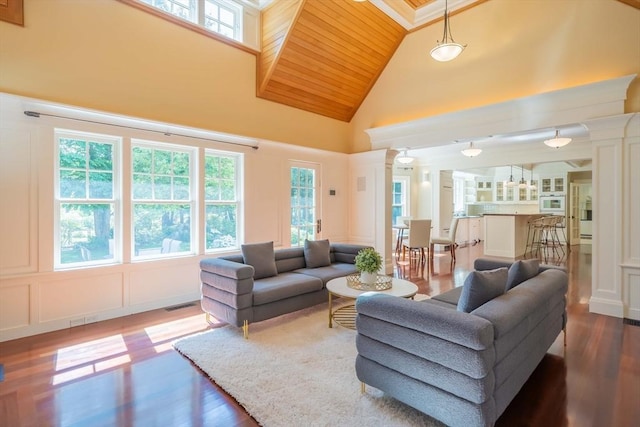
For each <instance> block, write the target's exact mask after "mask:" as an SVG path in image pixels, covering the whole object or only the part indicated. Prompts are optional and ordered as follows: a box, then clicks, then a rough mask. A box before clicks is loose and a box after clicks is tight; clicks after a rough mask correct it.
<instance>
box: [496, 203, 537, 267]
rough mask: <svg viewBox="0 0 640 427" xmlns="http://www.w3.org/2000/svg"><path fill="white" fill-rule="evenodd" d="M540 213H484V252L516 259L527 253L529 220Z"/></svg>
mask: <svg viewBox="0 0 640 427" xmlns="http://www.w3.org/2000/svg"><path fill="white" fill-rule="evenodd" d="M541 216H543V215H540V214H518V213H513V214H499V213H485V214H484V254H485V255H489V256H497V257H503V258H511V259H515V258H518V257H521V256H523V255H524V254H525V252H526V248H527V231H528V230H529V221H531V220H533V219H536V218H540V217H541Z"/></svg>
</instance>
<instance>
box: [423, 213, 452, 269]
mask: <svg viewBox="0 0 640 427" xmlns="http://www.w3.org/2000/svg"><path fill="white" fill-rule="evenodd" d="M457 229H458V218H455V217H454V218H452V219H451V224H450V225H449V235H448V236H447V237H432V238H431V243H430V245H429V257H430V259H433V250H434V246H435V245H445V246H449V250H450V252H451V261H453V262H455V261H456V231H457Z"/></svg>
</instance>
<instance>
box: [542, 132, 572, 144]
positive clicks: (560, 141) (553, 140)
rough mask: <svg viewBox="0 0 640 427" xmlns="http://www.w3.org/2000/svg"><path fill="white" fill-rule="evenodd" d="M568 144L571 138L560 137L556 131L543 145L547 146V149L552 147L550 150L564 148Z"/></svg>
mask: <svg viewBox="0 0 640 427" xmlns="http://www.w3.org/2000/svg"><path fill="white" fill-rule="evenodd" d="M570 142H571V138H561V137H560V131H559V130H558V129H556V135H555V136H554V137H553V138H551V139H547V140H545V141H544V143H545V144H547V145H548V146H549V147H552V148H560V147H564V146H565V145H567V144H568V143H570Z"/></svg>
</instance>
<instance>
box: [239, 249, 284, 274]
mask: <svg viewBox="0 0 640 427" xmlns="http://www.w3.org/2000/svg"><path fill="white" fill-rule="evenodd" d="M242 258H244V263H245V264H249V265H250V266H252V267H253V269H254V270H255V273H254V274H253V278H254V279H264V278H265V277H271V276H275V275H277V274H278V269H277V268H276V255H275V253H274V251H273V242H265V243H252V244H249V245H242Z"/></svg>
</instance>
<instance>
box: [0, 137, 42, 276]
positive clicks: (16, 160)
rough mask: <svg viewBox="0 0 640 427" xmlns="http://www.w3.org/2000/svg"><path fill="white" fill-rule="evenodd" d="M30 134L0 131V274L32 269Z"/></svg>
mask: <svg viewBox="0 0 640 427" xmlns="http://www.w3.org/2000/svg"><path fill="white" fill-rule="evenodd" d="M31 150H32V146H31V132H29V131H28V130H22V129H0V171H2V176H3V177H5V178H3V179H1V180H0V201H1V202H0V236H2V240H3V241H5V242H11V244H3V245H0V271H3V272H4V274H16V273H26V272H31V271H35V270H36V261H35V254H36V253H37V234H36V233H37V227H36V222H35V218H36V215H37V199H36V198H35V196H36V194H37V187H36V183H35V182H34V177H33V176H34V174H35V171H36V169H35V168H33V167H32V156H31Z"/></svg>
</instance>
